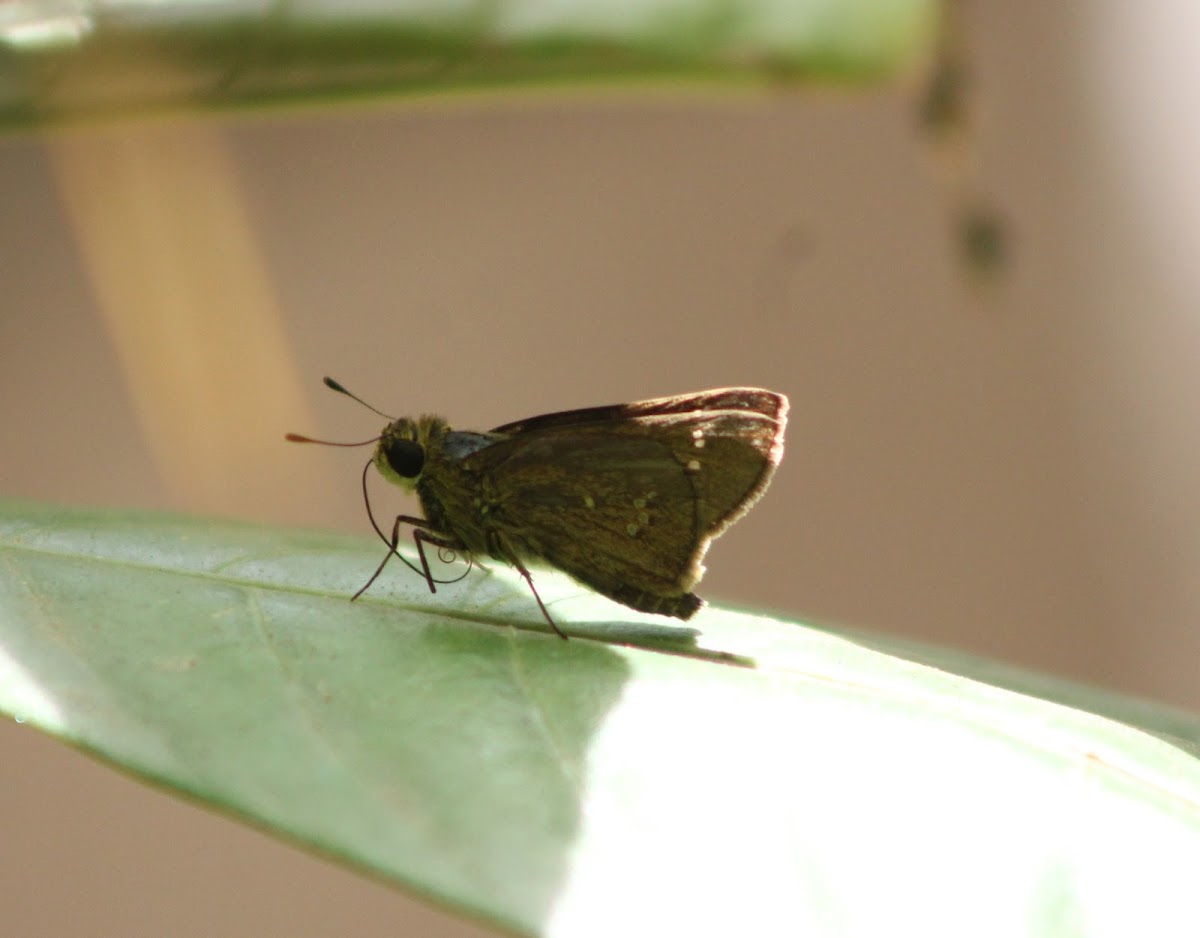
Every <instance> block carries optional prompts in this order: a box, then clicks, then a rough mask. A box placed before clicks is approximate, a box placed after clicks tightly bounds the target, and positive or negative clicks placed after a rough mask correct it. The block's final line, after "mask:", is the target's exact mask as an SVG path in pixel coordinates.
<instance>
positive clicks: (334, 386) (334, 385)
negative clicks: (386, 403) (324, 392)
mask: <svg viewBox="0 0 1200 938" xmlns="http://www.w3.org/2000/svg"><path fill="white" fill-rule="evenodd" d="M324 381H325V387H327V388H329V389H330V390H331V391H337V392H338V394H345V395H346V397H348V398H350V399H351V400H355V401H358V402H359V403H360V404H362V405H363V407H365V408H366V409H367V410H373V411H375V413H377V414H379V416H380V417H386V418H387V419H388V420H395V419H396V418H395V417H393V416H392V415H391V414H385V413H384V412H383V411H382V410H380V409H379V408H378V407H372V406H371V405H370V404H368V403H367V402H366V401H364V400H363V399H362V398H361V397H359V396H358V395H357V394H351V393H350V392H349V391H347V390H346V389H345V388H344V387H342V386H341V385H340V384H339V383H338V382H336V381H334V380H333V379H332V378H330V377H329V376H328V375H326V376H325V378H324Z"/></svg>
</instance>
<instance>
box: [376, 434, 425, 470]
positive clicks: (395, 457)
mask: <svg viewBox="0 0 1200 938" xmlns="http://www.w3.org/2000/svg"><path fill="white" fill-rule="evenodd" d="M383 452H384V455H385V456H386V457H387V461H388V465H389V466H391V467H392V469H393V470H395V472H396V475H398V476H400V478H402V479H415V478H416V477H417V476H419V475H420V474H421V470H422V469H423V468H424V467H425V447H424V446H422V445H421V444H420V443H417V442H414V441H413V440H392V441H391V442H390V443H388V445H387V448H386V449H385V450H384V451H383Z"/></svg>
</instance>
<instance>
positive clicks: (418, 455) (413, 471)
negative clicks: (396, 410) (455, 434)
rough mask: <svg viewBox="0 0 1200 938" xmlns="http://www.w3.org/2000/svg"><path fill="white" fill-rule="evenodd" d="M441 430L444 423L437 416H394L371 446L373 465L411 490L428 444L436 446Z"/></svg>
mask: <svg viewBox="0 0 1200 938" xmlns="http://www.w3.org/2000/svg"><path fill="white" fill-rule="evenodd" d="M445 433H446V424H445V422H444V421H443V420H442V419H441V418H439V417H421V418H419V419H417V420H413V419H412V418H410V417H401V418H400V419H399V420H394V421H392V422H391V423H390V424H388V425H387V426H386V427H385V428H384V430H383V433H382V434H381V435H380V437H379V444H378V445H377V446H376V447H375V456H374V458H373V461H374V463H375V468H376V469H378V470H379V474H380V475H381V476H383V477H384V478H385V479H387V480H388V481H389V482H393V483H395V484H396V485H399V486H401V487H402V488H404V489H407V490H408V491H410V492H411V491H414V490H415V489H416V487H417V482H418V481H420V479H421V473H422V472H424V471H425V464H426V462H427V459H428V456H429V449H430V447H431V446H436V445H437V443H438V441H440V440H441V438H442V437H443V436H444V435H445Z"/></svg>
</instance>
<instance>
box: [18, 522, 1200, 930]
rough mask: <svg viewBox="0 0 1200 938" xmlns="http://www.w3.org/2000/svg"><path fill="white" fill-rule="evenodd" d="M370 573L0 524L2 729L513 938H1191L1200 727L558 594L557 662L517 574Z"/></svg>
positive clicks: (853, 646)
mask: <svg viewBox="0 0 1200 938" xmlns="http://www.w3.org/2000/svg"><path fill="white" fill-rule="evenodd" d="M380 549H381V548H380V545H379V544H378V543H371V542H364V541H362V540H360V539H355V538H348V537H342V536H336V535H330V534H313V533H301V532H295V531H280V530H270V529H264V528H261V527H251V526H246V525H237V524H230V523H223V522H222V523H217V522H211V521H200V520H194V519H182V518H176V517H169V516H162V515H149V514H133V513H127V514H118V513H105V512H89V511H83V510H66V509H59V508H50V507H44V506H34V505H28V504H17V503H4V502H0V708H3V710H5V711H7V712H8V713H10V714H13V715H14V716H16V717H17V718H18V719H21V720H23V721H25V722H26V723H28V724H31V725H34V726H37V727H39V728H41V729H43V730H45V731H46V732H48V733H51V734H54V735H55V736H58V737H59V738H61V739H63V740H64V741H67V742H69V743H72V744H74V745H77V746H79V747H81V748H83V749H85V750H87V751H89V752H91V753H93V754H95V755H97V756H99V757H101V758H103V759H106V760H108V761H110V762H111V763H113V764H114V765H117V766H119V767H121V768H123V769H125V770H127V771H129V772H131V773H134V774H135V775H139V776H142V777H144V778H147V779H150V780H153V781H155V782H157V783H158V784H161V785H163V786H166V787H169V788H172V789H175V790H177V791H179V792H182V793H185V794H187V795H188V796H190V797H192V798H194V799H196V800H197V801H199V802H201V803H203V804H206V805H209V806H212V807H215V808H219V809H221V810H223V811H226V812H229V813H232V814H235V815H238V816H240V817H243V818H244V819H246V820H249V821H251V822H252V823H255V824H257V825H259V826H260V827H262V828H264V829H266V830H269V831H272V832H274V833H276V834H278V835H280V836H283V837H287V838H291V839H293V840H295V841H297V842H299V843H301V844H304V845H306V846H309V847H311V848H313V849H316V850H318V851H321V852H324V853H326V854H328V855H330V856H332V857H334V858H337V859H339V860H341V861H343V862H346V863H348V864H351V865H354V866H357V867H359V868H361V869H364V870H368V871H371V872H372V873H374V874H376V875H377V876H379V877H381V878H383V879H386V880H391V881H395V882H397V883H400V884H402V885H404V886H405V887H406V888H408V889H411V890H414V891H416V892H419V893H422V894H424V895H426V896H428V897H431V898H433V899H435V900H437V901H439V902H441V903H444V904H446V905H448V906H450V907H453V908H455V909H458V910H460V911H462V912H464V913H466V914H470V915H472V916H475V917H478V918H481V919H483V920H485V921H488V922H491V923H494V924H497V925H500V926H504V927H507V928H510V929H512V930H514V931H516V932H519V933H522V934H552V935H614V934H618V935H619V934H645V935H651V934H653V935H660V934H662V935H667V934H672V935H674V934H678V935H729V934H795V935H814V936H821V935H838V936H877V935H883V934H896V935H910V934H911V935H917V934H919V935H922V936H955V938H959V936H962V935H972V936H979V935H984V936H987V935H996V936H1000V935H1004V936H1010V935H1039V936H1040V935H1045V936H1055V938H1059V936H1064V935H1067V936H1069V935H1088V936H1108V935H1112V936H1118V935H1119V936H1128V935H1131V934H1153V935H1170V934H1185V933H1187V932H1188V927H1187V925H1186V923H1189V922H1194V908H1193V906H1194V887H1195V875H1196V870H1197V869H1200V764H1198V762H1197V759H1196V753H1197V751H1198V743H1200V721H1197V720H1196V719H1195V718H1192V717H1187V716H1184V715H1181V714H1176V713H1171V712H1169V711H1167V710H1165V709H1163V708H1157V707H1154V706H1152V705H1148V704H1142V703H1136V702H1132V701H1127V700H1124V699H1122V698H1119V697H1116V696H1111V695H1101V694H1099V693H1098V692H1093V691H1087V690H1085V689H1080V688H1077V687H1073V686H1072V685H1068V684H1065V683H1061V682H1056V681H1052V680H1050V679H1042V678H1034V677H1031V676H1028V675H1024V676H1022V675H1021V674H1020V673H1019V672H1016V671H1013V670H1012V669H1005V668H996V667H995V666H989V665H987V664H986V663H983V662H978V661H972V660H970V659H963V660H962V663H961V669H962V670H965V671H968V672H970V671H972V670H974V671H977V672H978V671H983V670H988V669H991V670H993V671H994V672H995V673H997V674H999V676H1000V679H1001V681H1002V682H1007V683H1010V684H1012V683H1024V684H1025V685H1026V690H1028V691H1032V692H1034V693H1038V694H1040V695H1041V696H1042V697H1048V696H1057V697H1058V698H1059V699H1062V700H1073V699H1089V700H1091V702H1092V703H1094V704H1098V705H1099V706H1100V708H1102V709H1105V710H1106V711H1107V712H1108V713H1109V714H1110V715H1112V716H1113V717H1116V718H1117V719H1116V720H1114V719H1109V718H1106V717H1102V716H1097V715H1094V714H1091V713H1088V712H1085V711H1083V710H1079V709H1075V708H1072V707H1068V706H1063V705H1061V704H1056V703H1050V702H1047V700H1045V699H1039V697H1037V696H1029V695H1028V694H1019V693H1015V692H1012V691H1009V690H1005V689H1002V688H1001V687H998V686H995V685H994V684H986V683H981V682H978V681H975V680H972V679H970V678H967V677H963V676H961V675H959V674H955V673H952V672H953V670H955V669H956V668H958V666H959V665H958V663H957V658H956V656H955V655H953V654H952V653H949V652H932V651H931V650H928V649H925V650H922V649H916V648H903V649H901V652H902V656H897V655H893V654H887V653H884V652H882V651H879V650H877V649H876V648H873V647H870V646H871V644H883V642H882V640H879V639H866V638H864V637H862V636H857V637H852V636H843V635H837V634H832V633H830V632H826V631H821V630H817V629H812V628H807V627H804V626H800V625H795V624H790V623H786V622H780V621H776V620H773V619H768V618H764V617H759V616H749V615H742V614H737V613H732V612H728V611H725V610H720V609H706V610H704V611H702V612H701V613H700V614H699V615H698V616H697V617H696V618H695V619H694V620H693V621H692V623H689V625H688V626H682V625H677V624H673V623H670V622H664V620H660V619H653V618H652V617H646V616H638V615H637V614H634V613H631V612H629V611H628V610H626V609H624V608H622V607H619V606H615V605H613V604H611V603H608V602H607V601H605V600H603V599H600V598H598V597H595V596H592V595H589V594H586V593H583V592H581V590H580V589H579V588H578V587H575V586H573V585H572V584H570V583H569V582H568V581H566V580H564V579H563V578H561V577H558V576H556V575H553V574H549V573H545V574H538V575H537V582H538V585H539V589H540V590H541V592H542V595H543V598H545V599H546V600H547V602H548V603H550V604H551V608H552V609H553V610H554V613H555V616H556V618H557V619H558V620H559V621H560V623H561V624H563V625H564V627H565V628H567V629H568V630H569V631H570V632H572V634H573V635H575V636H576V637H575V638H574V639H573V640H571V641H569V642H564V641H561V640H560V639H558V638H556V637H554V636H553V635H552V634H549V633H548V632H547V629H546V626H545V623H544V622H543V621H542V620H541V619H540V616H539V615H538V612H537V609H536V606H535V605H534V603H533V601H532V599H531V598H530V596H529V594H528V591H527V589H526V588H525V587H524V585H523V583H522V582H521V581H520V579H519V578H518V577H515V576H513V575H512V574H511V573H510V572H508V571H506V570H503V569H493V570H491V571H490V572H483V571H479V570H475V571H473V572H472V573H471V574H470V575H469V576H468V577H467V578H466V579H465V580H464V581H463V582H461V583H458V584H454V585H446V586H442V587H440V588H439V591H438V593H437V594H436V595H430V594H429V592H428V591H427V588H426V586H425V584H424V583H423V582H422V581H421V580H420V579H419V578H417V577H416V576H413V575H411V574H409V573H407V572H406V571H404V570H403V569H397V570H395V571H389V573H387V574H385V575H384V577H383V578H382V580H381V582H380V583H378V584H376V586H374V587H373V588H372V590H371V591H370V592H369V593H368V594H367V595H366V596H364V597H363V599H362V600H360V601H359V602H356V603H351V602H349V601H348V597H349V596H350V595H352V594H353V592H354V591H355V590H356V589H357V588H358V586H359V585H361V583H362V582H363V581H364V579H365V577H366V576H367V575H368V574H369V573H370V571H371V570H372V569H374V567H375V565H376V564H377V563H378V560H379V557H380ZM692 625H694V628H693V627H691V626H692ZM933 655H939V656H940V657H939V659H938V665H939V667H931V666H929V665H926V664H922V663H920V662H919V661H918V660H914V659H919V658H921V657H922V656H933ZM1118 720H1124V721H1126V722H1118ZM1131 724H1132V725H1131ZM1139 726H1140V727H1141V728H1138V727H1139ZM1147 731H1148V732H1147Z"/></svg>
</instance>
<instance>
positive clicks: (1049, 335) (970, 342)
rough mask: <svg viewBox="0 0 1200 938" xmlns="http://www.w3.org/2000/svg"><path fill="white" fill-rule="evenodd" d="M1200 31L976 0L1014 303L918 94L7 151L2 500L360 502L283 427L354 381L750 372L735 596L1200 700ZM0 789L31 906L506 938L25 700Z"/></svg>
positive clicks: (645, 387)
mask: <svg viewBox="0 0 1200 938" xmlns="http://www.w3.org/2000/svg"><path fill="white" fill-rule="evenodd" d="M1198 20H1200V12H1198V11H1197V10H1196V9H1195V8H1194V5H1191V4H1189V3H1188V2H1186V0H1177V2H1169V0H1151V2H1138V3H1134V2H1132V0H1124V2H1118V0H1111V2H1104V0H1101V2H1092V3H1088V4H1041V3H1035V2H1032V0H1019V2H1014V3H1003V4H1001V3H991V4H986V3H979V4H974V5H972V7H971V9H970V10H969V17H968V21H969V22H968V27H969V29H970V32H971V36H972V37H973V40H974V43H975V49H974V51H975V59H974V61H975V65H976V67H977V69H978V78H979V82H980V86H979V92H980V103H981V115H982V123H981V126H980V128H979V134H978V138H977V146H978V158H979V159H978V168H979V181H980V183H981V185H982V187H983V189H984V191H985V192H987V193H988V194H989V196H990V197H991V198H992V199H993V200H994V202H995V203H996V204H998V205H999V206H1000V207H1001V209H1002V211H1003V213H1004V214H1005V216H1006V217H1007V218H1008V219H1009V221H1010V223H1011V226H1012V234H1013V260H1012V265H1011V268H1010V270H1009V271H1008V274H1007V276H1006V277H1005V278H1004V280H1003V282H1002V283H1001V284H1000V285H999V287H998V289H994V290H991V291H986V292H984V293H980V292H979V291H978V290H976V289H973V287H972V284H971V283H970V282H969V280H968V279H967V278H966V276H965V275H964V271H963V269H962V267H961V266H960V264H959V261H958V258H957V255H956V254H955V244H954V241H953V235H952V231H951V227H950V222H951V219H952V215H953V208H954V205H953V199H952V197H951V195H950V193H949V190H948V188H947V187H946V185H945V179H944V177H943V176H942V175H941V172H940V170H939V168H938V166H937V164H936V161H934V160H933V159H932V158H931V154H930V152H929V151H928V149H927V144H926V142H925V141H923V140H922V139H921V138H920V137H919V135H918V134H917V133H916V131H915V123H916V122H915V117H914V105H913V92H914V90H915V86H914V88H899V89H897V88H893V89H889V90H883V91H874V92H867V93H859V94H851V93H847V92H844V91H833V90H830V91H824V92H820V91H811V90H810V91H804V92H800V93H786V94H782V93H781V94H779V95H772V96H765V97H755V98H750V99H747V98H744V97H723V98H718V99H717V100H715V101H714V100H712V99H710V98H706V97H705V96H703V95H701V94H698V93H697V94H692V95H678V94H665V93H656V94H649V95H638V96H634V97H621V98H604V97H597V96H577V97H572V98H563V97H557V98H549V99H545V100H539V99H537V98H525V99H522V100H521V101H519V102H518V103H517V104H503V105H502V104H500V103H498V102H478V101H476V102H459V103H454V104H447V103H442V104H439V105H436V106H418V107H413V106H409V107H404V108H399V107H397V108H394V109H392V108H385V107H377V108H370V109H362V110H350V111H342V112H339V113H337V114H336V115H324V114H319V113H307V112H299V113H293V114H285V115H280V114H271V115H264V116H261V117H257V118H253V119H247V118H242V119H230V120H214V121H208V122H204V123H201V124H188V125H182V124H176V123H157V124H154V125H139V126H137V127H133V126H124V127H120V128H110V129H106V130H103V131H95V132H90V133H86V134H85V133H82V132H80V133H74V134H66V135H59V136H56V137H55V138H53V139H49V140H47V139H41V138H23V139H7V140H2V141H0V205H3V211H2V212H0V271H2V275H3V284H4V307H3V311H2V312H0V359H2V361H3V368H0V413H2V415H3V420H2V423H3V426H4V427H6V428H7V429H6V431H5V434H4V437H5V438H4V445H3V447H2V449H0V483H2V491H3V493H4V494H5V495H16V496H25V497H30V498H40V499H51V500H58V501H63V502H70V503H79V504H104V505H142V506H148V507H153V508H172V509H182V510H194V511H203V512H210V513H216V514H225V515H234V516H238V517H243V518H252V519H261V520H262V521H264V522H270V523H278V522H287V523H294V524H303V525H324V526H332V527H338V528H343V529H346V530H357V531H365V530H366V521H365V519H364V518H363V516H362V508H361V504H360V502H359V496H358V489H357V484H358V483H357V472H358V470H359V467H360V465H361V455H360V454H359V453H351V454H347V453H346V452H344V451H333V450H317V449H314V448H304V449H301V448H298V447H290V446H288V445H287V444H285V443H284V442H283V440H282V434H283V433H284V432H285V431H287V430H297V431H301V432H307V433H312V434H314V435H317V436H325V437H330V438H334V439H351V440H352V439H363V438H365V437H368V436H371V435H373V434H374V433H376V432H377V431H378V429H379V428H378V424H379V419H378V418H376V417H375V416H374V415H372V414H370V413H368V412H366V411H363V410H362V409H360V408H358V407H357V406H356V405H354V404H353V403H352V402H348V401H346V400H345V399H342V398H340V397H337V396H335V395H332V394H330V393H329V392H326V391H325V390H324V389H323V388H322V387H321V386H320V383H319V382H320V377H321V376H322V375H323V374H332V375H335V376H337V377H338V378H340V379H341V380H342V381H343V382H344V383H346V384H347V385H348V386H350V387H351V389H353V390H355V391H356V392H357V393H359V394H361V395H362V396H364V397H366V398H367V399H368V400H370V401H372V402H373V403H375V404H376V406H378V407H380V408H381V409H383V410H385V411H388V412H391V413H417V412H424V411H433V412H438V413H442V414H444V415H446V416H448V417H450V418H451V419H452V421H453V422H454V423H455V424H456V425H459V426H462V427H465V428H470V427H476V428H487V427H490V426H494V425H496V424H499V423H503V422H506V421H509V420H512V419H515V418H518V417H522V416H527V415H530V414H534V413H539V412H543V411H546V410H557V409H562V408H568V407H575V406H584V405H588V404H597V403H606V402H612V401H620V400H629V399H637V398H642V397H648V396H655V395H660V394H666V393H674V392H680V391H684V390H692V389H698V388H702V387H707V386H713V385H722V384H735V383H748V384H761V385H766V386H769V387H773V388H776V389H779V390H782V391H784V392H786V393H787V394H788V395H789V396H790V397H791V399H792V403H793V420H792V424H791V428H790V432H789V449H788V453H787V457H786V459H785V461H784V464H783V466H782V468H781V471H780V473H779V475H778V476H777V481H776V482H775V484H774V486H773V488H772V490H771V492H770V494H769V495H768V497H767V498H766V500H765V501H764V502H763V503H762V504H761V505H760V507H759V508H758V509H757V510H756V511H755V512H753V513H752V514H751V515H750V516H749V517H747V518H746V519H745V520H744V521H743V522H741V523H740V524H739V525H738V526H737V527H736V528H735V529H734V530H733V531H731V532H730V533H729V534H727V535H726V536H725V537H724V538H723V539H722V540H721V542H720V543H719V544H718V545H717V546H716V547H715V548H714V550H713V552H712V554H711V555H710V563H709V567H710V573H709V576H708V578H707V579H706V580H705V584H704V587H705V589H704V590H703V592H704V594H705V595H706V596H709V597H711V598H714V599H718V600H725V601H727V602H732V603H735V604H739V605H747V606H754V607H757V608H762V609H766V610H775V611H778V612H780V613H784V614H786V615H788V616H791V617H796V618H800V619H803V620H808V621H812V622H815V623H829V624H836V625H843V626H855V627H862V628H868V629H873V630H878V631H885V632H892V633H896V634H901V635H905V636H909V637H912V638H915V639H919V640H923V641H929V642H935V643H941V644H948V645H954V646H958V647H961V648H966V649H971V650H974V651H976V652H979V653H981V654H984V655H988V656H992V657H998V658H1003V659H1007V660H1010V661H1014V662H1017V663H1020V664H1022V665H1026V666H1029V667H1033V668H1039V669H1043V670H1049V671H1054V672H1057V673H1060V674H1063V675H1067V676H1069V677H1072V678H1076V679H1080V680H1085V681H1090V682H1093V683H1097V684H1101V685H1104V686H1108V687H1111V688H1115V689H1118V690H1122V691H1126V692H1130V693H1135V694H1140V695H1144V696H1149V697H1154V698H1157V699H1160V700H1163V701H1168V702H1172V703H1176V704H1179V705H1183V706H1189V707H1193V708H1197V707H1200V681H1198V680H1197V677H1198V676H1200V675H1198V668H1197V661H1198V660H1200V628H1198V626H1197V612H1198V611H1200V580H1198V578H1197V576H1196V569H1197V560H1198V558H1200V498H1197V481H1196V480H1197V479H1198V478H1200V445H1198V443H1197V428H1198V427H1200V419H1198V418H1200V413H1198V411H1200V393H1198V392H1200V368H1198V367H1197V366H1198V365H1200V354H1198V352H1200V265H1197V264H1196V263H1195V261H1194V259H1193V257H1194V252H1195V245H1196V244H1198V243H1200V188H1198V187H1200V182H1198V181H1197V180H1198V178H1200V177H1197V174H1196V173H1195V167H1196V166H1197V165H1200V121H1198V120H1197V116H1196V111H1195V106H1194V101H1195V94H1196V85H1197V81H1198V80H1200V65H1198V64H1197V62H1196V60H1195V57H1194V56H1193V55H1192V54H1191V52H1190V50H1188V49H1187V48H1186V45H1187V40H1186V37H1188V36H1194V35H1195V34H1196V29H1197V28H1200V22H1198ZM383 504H384V505H387V504H388V503H387V502H384V503H383ZM396 505H397V506H399V505H401V502H399V501H397V502H396ZM383 510H384V511H385V512H386V508H384V509H383ZM393 575H401V574H399V573H394V574H393ZM0 790H3V791H4V793H5V797H4V798H3V799H2V800H0V828H2V829H3V830H4V831H5V834H4V841H5V844H6V849H5V850H3V851H0V907H2V908H3V911H2V912H0V921H2V922H4V923H5V926H4V931H5V932H6V933H8V934H22V935H25V934H55V935H85V934H87V935H94V934H121V935H147V936H149V935H164V934H170V935H174V936H187V935H193V934H194V935H202V934H203V935H210V934H223V935H259V934H264V933H280V932H284V931H286V932H288V933H290V934H293V935H325V934H334V933H338V934H347V933H349V934H356V935H376V934H378V935H384V934H421V935H446V936H468V935H479V934H483V932H482V931H480V930H479V929H477V928H475V927H473V926H469V925H465V924H463V923H460V922H458V921H457V920H455V919H453V918H452V917H450V916H446V915H443V914H442V913H440V912H437V911H431V910H428V909H425V908H424V907H423V906H420V905H419V904H417V903H415V902H413V901H411V900H409V899H408V898H407V897H405V896H403V895H400V894H399V893H396V892H393V891H390V890H388V889H385V888H383V887H380V886H377V885H374V884H371V883H367V882H364V881H361V880H359V879H358V878H357V877H355V876H353V875H351V874H348V873H345V872H343V871H341V870H338V869H336V868H334V867H332V866H330V865H328V864H326V863H324V862H323V861H319V860H315V859H312V858H309V857H307V856H305V855H302V854H300V853H299V852H298V851H296V850H293V849H291V848H288V847H285V846H282V845H279V844H276V843H275V842H273V841H271V840H269V839H267V838H265V837H263V836H261V835H259V834H257V833H254V832H251V831H247V830H245V829H242V828H241V827H239V826H237V825H235V824H233V823H231V822H228V821H226V820H224V819H222V818H218V817H215V816H211V815H209V814H207V813H204V812H202V811H200V810H197V809H195V808H192V807H190V806H187V805H184V804H182V803H179V802H176V801H174V800H173V799H171V798H168V797H166V796H164V795H161V794H159V793H157V792H153V791H150V790H148V789H146V788H144V787H142V786H141V785H140V784H138V783H135V782H132V781H129V780H126V779H124V778H123V777H121V776H119V775H117V774H115V773H114V772H112V771H110V770H108V769H106V768H102V767H100V766H97V765H95V764H93V763H91V762H90V761H88V760H87V759H86V758H84V757H82V756H80V755H77V754H75V753H73V752H71V751H68V750H66V749H64V748H62V747H60V746H58V745H56V744H54V743H51V742H50V741H48V740H46V739H43V738H41V737H40V736H39V735H38V734H36V733H35V732H33V731H30V730H29V729H27V728H24V727H20V726H16V725H12V724H6V725H3V726H0ZM13 922H15V923H16V924H17V927H16V929H15V930H14V929H13V928H12V927H11V923H13Z"/></svg>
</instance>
